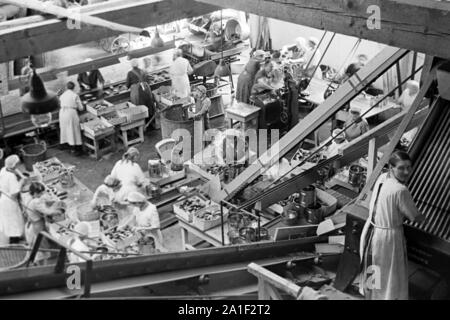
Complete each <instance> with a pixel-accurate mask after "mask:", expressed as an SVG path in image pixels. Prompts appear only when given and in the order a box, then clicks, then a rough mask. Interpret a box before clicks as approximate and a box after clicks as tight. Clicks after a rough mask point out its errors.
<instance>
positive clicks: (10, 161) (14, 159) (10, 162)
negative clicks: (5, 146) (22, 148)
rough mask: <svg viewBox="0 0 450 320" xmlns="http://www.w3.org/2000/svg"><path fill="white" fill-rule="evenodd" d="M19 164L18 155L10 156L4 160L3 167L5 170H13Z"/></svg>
mask: <svg viewBox="0 0 450 320" xmlns="http://www.w3.org/2000/svg"><path fill="white" fill-rule="evenodd" d="M19 162H20V158H19V156H18V155H15V154H13V155H11V156H9V157H7V158H6V159H5V167H6V168H7V169H12V168H14V167H15V166H16V165H17V164H18V163H19Z"/></svg>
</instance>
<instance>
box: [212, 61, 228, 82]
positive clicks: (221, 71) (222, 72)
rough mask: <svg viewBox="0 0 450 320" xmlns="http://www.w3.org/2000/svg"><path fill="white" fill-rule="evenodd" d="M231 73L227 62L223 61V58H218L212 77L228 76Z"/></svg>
mask: <svg viewBox="0 0 450 320" xmlns="http://www.w3.org/2000/svg"><path fill="white" fill-rule="evenodd" d="M230 75H231V70H230V67H229V66H228V64H226V63H225V61H224V60H223V59H220V62H219V65H218V66H217V68H216V70H215V71H214V77H219V78H222V77H228V76H230Z"/></svg>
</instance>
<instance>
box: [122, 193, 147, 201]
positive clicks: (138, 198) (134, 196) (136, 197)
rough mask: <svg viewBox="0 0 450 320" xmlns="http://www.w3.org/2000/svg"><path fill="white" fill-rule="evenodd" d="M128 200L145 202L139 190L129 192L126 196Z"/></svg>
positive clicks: (145, 199)
mask: <svg viewBox="0 0 450 320" xmlns="http://www.w3.org/2000/svg"><path fill="white" fill-rule="evenodd" d="M127 200H128V202H133V203H142V202H146V201H147V198H146V197H145V196H144V195H143V194H142V193H139V192H130V194H129V195H128V197H127Z"/></svg>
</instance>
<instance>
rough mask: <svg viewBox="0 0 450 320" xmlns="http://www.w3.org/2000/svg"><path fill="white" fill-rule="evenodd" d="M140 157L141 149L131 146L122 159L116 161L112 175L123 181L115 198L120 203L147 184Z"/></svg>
mask: <svg viewBox="0 0 450 320" xmlns="http://www.w3.org/2000/svg"><path fill="white" fill-rule="evenodd" d="M138 159H139V150H138V149H136V148H134V147H131V148H129V149H128V150H127V152H125V153H124V155H123V156H122V159H121V160H119V161H117V162H116V164H115V166H114V168H113V170H112V171H111V177H112V178H113V179H117V180H119V181H120V183H121V188H120V190H119V191H117V193H116V196H115V200H116V201H117V202H119V203H124V202H125V201H126V200H127V197H128V194H129V193H131V192H138V191H140V190H141V188H142V187H144V186H145V184H146V181H147V179H146V178H145V175H144V172H143V171H142V169H141V167H140V166H139V164H138V163H137V161H138Z"/></svg>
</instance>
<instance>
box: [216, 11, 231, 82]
mask: <svg viewBox="0 0 450 320" xmlns="http://www.w3.org/2000/svg"><path fill="white" fill-rule="evenodd" d="M223 33H224V30H223V10H220V44H221V51H222V56H221V59H220V62H219V65H218V66H217V68H216V70H215V71H214V77H216V78H222V77H228V76H231V70H230V67H229V66H228V65H227V64H226V63H225V60H224V59H223V37H224V34H223Z"/></svg>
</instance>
